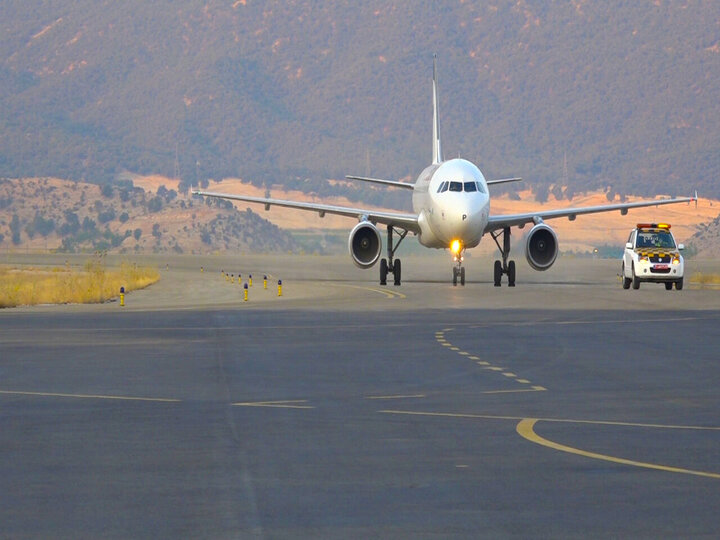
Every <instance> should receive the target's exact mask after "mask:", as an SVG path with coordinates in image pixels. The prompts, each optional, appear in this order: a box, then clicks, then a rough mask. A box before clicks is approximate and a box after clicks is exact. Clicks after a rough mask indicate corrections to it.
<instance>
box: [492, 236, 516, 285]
mask: <svg viewBox="0 0 720 540" xmlns="http://www.w3.org/2000/svg"><path fill="white" fill-rule="evenodd" d="M501 234H502V236H503V243H502V246H501V245H500V242H498V238H499V237H500V235H501ZM490 235H491V236H492V239H493V240H494V241H495V245H497V247H498V249H499V250H500V255H501V257H502V262H500V261H497V260H496V261H495V266H494V267H493V283H494V285H495V286H496V287H500V285H501V282H502V276H503V274H505V275H507V277H508V287H514V286H515V261H508V257H509V256H510V227H505V228H504V229H503V230H502V231H497V232H492V233H490Z"/></svg>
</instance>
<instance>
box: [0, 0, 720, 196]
mask: <svg viewBox="0 0 720 540" xmlns="http://www.w3.org/2000/svg"><path fill="white" fill-rule="evenodd" d="M718 21H720V3H718V2H714V1H710V0H686V1H684V2H668V1H665V0H655V1H648V2H636V1H630V0H610V1H607V2H591V1H589V0H574V1H571V2H528V1H525V0H514V1H499V0H496V1H491V2H462V1H458V2H450V1H444V2H434V1H430V0H417V1H416V0H399V1H397V2H385V1H379V0H368V1H366V2H353V1H350V0H337V1H334V2H316V1H312V0H294V1H282V2H278V1H253V0H237V1H235V2H230V1H227V0H223V1H220V0H212V1H210V0H205V1H200V2H198V1H192V0H172V1H170V0H158V1H155V2H145V1H142V0H127V1H125V2H113V1H111V0H104V1H96V0H65V1H63V2H44V1H39V0H22V1H21V0H5V1H4V2H3V18H2V23H0V24H1V25H2V32H0V176H3V177H26V176H56V177H63V178H69V179H75V180H85V181H89V182H94V183H108V182H112V181H114V180H115V179H116V178H117V176H118V174H120V173H122V172H123V171H130V172H132V173H138V174H151V173H158V174H164V175H167V176H176V175H178V176H180V177H181V178H182V179H183V181H184V182H185V183H186V184H187V183H191V182H192V183H195V182H197V181H198V180H200V179H205V178H223V177H228V176H236V177H242V178H245V179H246V180H249V181H252V182H253V183H255V184H256V185H263V184H271V183H272V184H278V183H280V184H285V185H286V186H288V187H295V188H301V189H303V190H305V191H315V192H318V193H319V194H323V192H325V191H327V190H328V189H330V187H329V184H328V183H327V182H326V179H328V178H341V177H342V176H343V175H344V174H373V175H375V176H381V177H387V178H405V177H413V178H414V177H415V175H417V174H418V172H419V171H420V168H421V167H422V166H424V165H425V164H427V163H428V162H429V159H430V130H431V128H430V107H431V86H430V76H431V69H432V67H431V66H432V55H433V53H437V54H438V58H439V75H440V109H441V124H442V126H441V127H442V134H443V145H444V150H445V154H446V157H448V156H455V155H462V156H463V157H466V158H468V159H471V160H473V161H476V162H477V163H478V164H479V166H480V167H481V169H482V170H483V171H484V172H485V173H486V174H487V175H488V176H489V177H498V176H510V175H518V176H523V177H524V178H525V179H526V181H527V182H526V185H530V186H532V187H533V189H535V190H537V192H538V193H540V194H542V193H543V192H547V189H548V188H549V186H550V185H551V184H563V185H567V193H568V194H569V195H572V194H573V193H577V192H583V191H585V190H593V189H605V188H608V187H610V188H611V189H612V191H613V192H614V193H617V194H620V195H625V194H638V195H654V194H657V193H663V194H671V195H672V194H688V193H690V192H691V191H692V190H693V189H698V190H699V191H700V193H701V195H703V194H705V195H708V196H713V197H715V198H718V197H720V183H718V182H717V178H718V176H719V173H720V147H719V143H718V141H720V88H719V86H720V77H718V76H717V74H718V73H720V41H719V39H720V37H719V34H718V31H717V28H718ZM514 189H519V188H518V187H517V186H512V185H511V186H504V187H503V188H502V190H514Z"/></svg>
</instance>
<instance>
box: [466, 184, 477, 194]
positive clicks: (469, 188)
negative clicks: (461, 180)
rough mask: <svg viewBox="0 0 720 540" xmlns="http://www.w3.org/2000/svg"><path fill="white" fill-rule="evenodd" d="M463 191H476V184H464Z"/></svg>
mask: <svg viewBox="0 0 720 540" xmlns="http://www.w3.org/2000/svg"><path fill="white" fill-rule="evenodd" d="M465 191H467V192H468V193H469V192H472V191H477V184H476V183H475V182H465Z"/></svg>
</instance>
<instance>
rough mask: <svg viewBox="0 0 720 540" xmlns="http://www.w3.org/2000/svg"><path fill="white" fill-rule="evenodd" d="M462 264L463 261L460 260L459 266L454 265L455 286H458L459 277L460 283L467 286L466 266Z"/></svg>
mask: <svg viewBox="0 0 720 540" xmlns="http://www.w3.org/2000/svg"><path fill="white" fill-rule="evenodd" d="M461 265H462V261H461V260H459V261H458V262H457V266H453V287H457V284H458V279H459V280H460V285H462V286H463V287H464V286H465V267H464V266H461Z"/></svg>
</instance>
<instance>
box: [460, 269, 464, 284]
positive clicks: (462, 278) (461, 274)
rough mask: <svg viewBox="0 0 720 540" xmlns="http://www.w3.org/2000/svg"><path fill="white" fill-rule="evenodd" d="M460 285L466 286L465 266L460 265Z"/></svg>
mask: <svg viewBox="0 0 720 540" xmlns="http://www.w3.org/2000/svg"><path fill="white" fill-rule="evenodd" d="M460 285H462V286H463V287H464V286H465V267H464V266H462V267H460Z"/></svg>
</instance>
